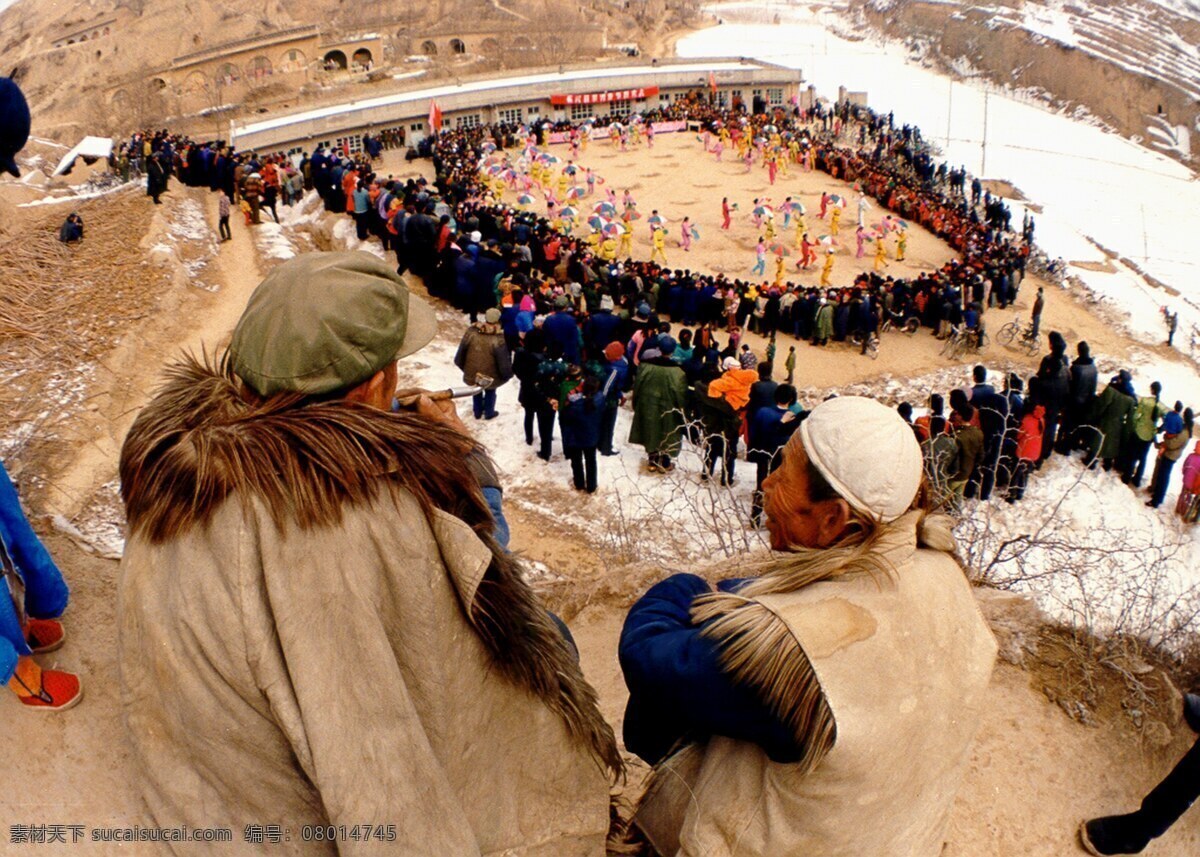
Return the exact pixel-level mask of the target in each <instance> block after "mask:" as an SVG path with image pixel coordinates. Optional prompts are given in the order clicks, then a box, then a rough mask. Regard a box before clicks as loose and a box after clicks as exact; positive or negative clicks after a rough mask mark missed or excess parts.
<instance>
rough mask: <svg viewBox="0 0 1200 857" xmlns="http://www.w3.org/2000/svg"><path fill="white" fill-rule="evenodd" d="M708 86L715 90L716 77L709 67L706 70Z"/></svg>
mask: <svg viewBox="0 0 1200 857" xmlns="http://www.w3.org/2000/svg"><path fill="white" fill-rule="evenodd" d="M708 88H709V89H711V90H712V91H713V92H716V91H717V78H716V75H714V74H713V73H712V69H709V71H708Z"/></svg>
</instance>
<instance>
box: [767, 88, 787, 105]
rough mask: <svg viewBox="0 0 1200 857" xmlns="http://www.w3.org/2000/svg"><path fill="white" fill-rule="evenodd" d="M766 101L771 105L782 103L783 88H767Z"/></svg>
mask: <svg viewBox="0 0 1200 857" xmlns="http://www.w3.org/2000/svg"><path fill="white" fill-rule="evenodd" d="M767 103H768V104H773V105H780V104H783V90H782V89H768V90H767Z"/></svg>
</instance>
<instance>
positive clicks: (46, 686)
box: [16, 670, 83, 711]
mask: <svg viewBox="0 0 1200 857" xmlns="http://www.w3.org/2000/svg"><path fill="white" fill-rule="evenodd" d="M41 672H42V686H41V689H40V690H39V691H37V692H35V693H33V694H32V695H30V696H26V695H24V694H23V693H22V692H21V690H18V691H17V699H19V700H21V702H22V704H24V705H26V706H28V707H29V708H32V709H34V710H36V711H66V710H67V709H68V708H74V707H75V706H76V705H78V704H79V700H81V699H83V685H82V684H80V682H79V676H77V675H75V674H74V673H68V672H63V671H62V670H42V671H41ZM16 681H20V680H19V679H16ZM22 690H25V691H28V690H29V688H28V687H26V686H25V685H24V683H22Z"/></svg>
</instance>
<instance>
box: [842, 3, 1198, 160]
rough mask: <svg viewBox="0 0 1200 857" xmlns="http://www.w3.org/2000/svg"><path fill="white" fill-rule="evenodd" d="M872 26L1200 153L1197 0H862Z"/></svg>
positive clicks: (1172, 149) (1175, 150)
mask: <svg viewBox="0 0 1200 857" xmlns="http://www.w3.org/2000/svg"><path fill="white" fill-rule="evenodd" d="M853 5H856V6H857V7H858V8H859V9H860V10H861V12H862V13H863V18H864V19H865V21H866V22H867V23H868V24H869V26H870V27H871V28H877V29H880V30H882V31H884V32H885V34H886V35H888V36H889V37H892V38H900V39H903V40H906V41H911V44H913V45H920V46H921V47H922V48H924V49H927V50H929V51H930V53H931V54H932V55H933V56H935V57H936V58H939V59H940V60H942V61H943V62H944V63H945V64H946V65H948V66H950V67H955V68H968V67H969V68H970V69H971V70H973V71H980V72H982V73H984V74H985V75H987V76H990V77H992V78H993V79H994V80H996V81H997V82H999V83H1001V84H1003V85H1006V86H1013V87H1017V88H1022V87H1024V88H1033V89H1037V90H1040V91H1042V92H1044V93H1046V94H1047V95H1048V96H1049V97H1050V98H1051V99H1052V100H1056V101H1058V102H1059V103H1074V104H1080V105H1083V106H1085V107H1086V108H1087V109H1088V110H1089V111H1090V112H1091V113H1093V114H1094V115H1096V116H1099V117H1101V118H1102V119H1103V120H1104V121H1105V122H1106V123H1109V124H1111V125H1113V126H1114V127H1116V128H1118V129H1119V130H1121V131H1122V132H1123V133H1125V134H1127V135H1130V136H1135V137H1139V138H1143V139H1146V140H1147V142H1148V144H1149V145H1152V146H1154V147H1155V148H1157V149H1159V150H1160V151H1163V152H1166V153H1168V154H1171V155H1172V156H1174V157H1178V158H1180V159H1182V160H1184V161H1191V160H1193V159H1194V157H1195V156H1197V155H1200V152H1198V151H1196V146H1195V145H1194V141H1193V137H1194V136H1195V135H1196V134H1197V133H1198V132H1200V107H1198V106H1197V102H1198V101H1200V2H1197V0H1000V2H971V0H859V2H858V3H856V4H853Z"/></svg>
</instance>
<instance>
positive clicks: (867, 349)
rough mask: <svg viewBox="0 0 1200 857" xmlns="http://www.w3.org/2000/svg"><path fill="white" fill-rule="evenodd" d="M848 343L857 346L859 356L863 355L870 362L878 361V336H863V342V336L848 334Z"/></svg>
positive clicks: (874, 334)
mask: <svg viewBox="0 0 1200 857" xmlns="http://www.w3.org/2000/svg"><path fill="white" fill-rule="evenodd" d="M885 329H886V328H885ZM850 341H851V342H853V343H854V344H855V345H857V346H858V348H859V353H860V354H865V355H866V356H868V357H870V358H871V359H872V360H878V359H879V334H876V333H868V334H865V341H864V334H861V333H857V332H855V333H851V334H850Z"/></svg>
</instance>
